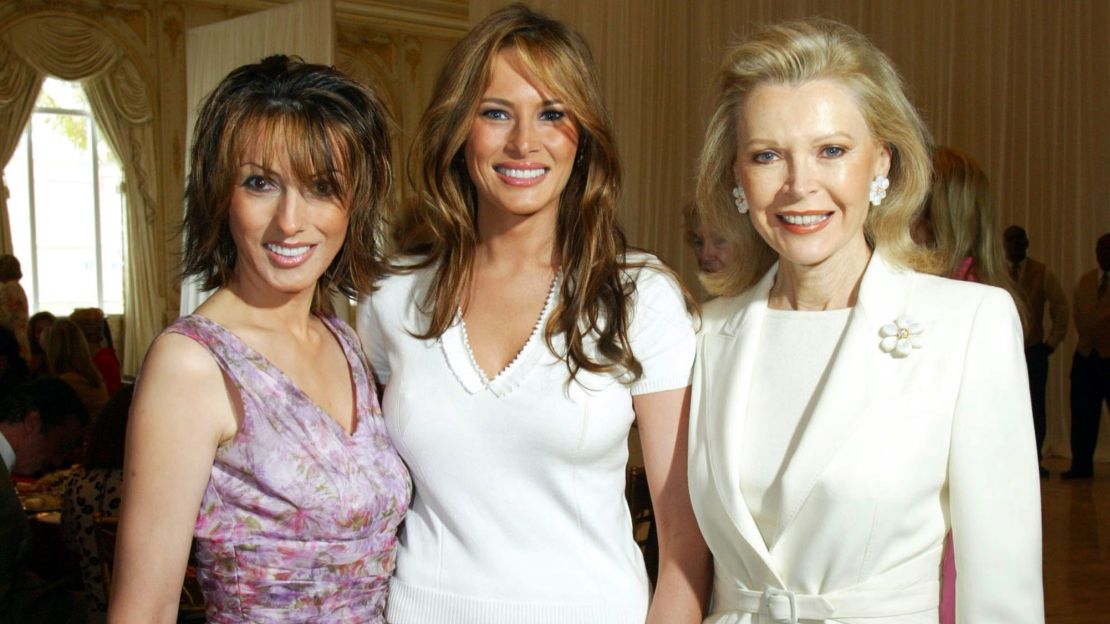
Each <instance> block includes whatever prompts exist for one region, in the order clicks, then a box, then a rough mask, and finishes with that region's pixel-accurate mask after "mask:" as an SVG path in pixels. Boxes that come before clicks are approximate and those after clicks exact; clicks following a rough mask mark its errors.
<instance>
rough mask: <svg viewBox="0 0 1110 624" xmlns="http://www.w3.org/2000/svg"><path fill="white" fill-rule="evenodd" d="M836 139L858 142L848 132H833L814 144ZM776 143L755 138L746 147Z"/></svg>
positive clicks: (745, 144)
mask: <svg viewBox="0 0 1110 624" xmlns="http://www.w3.org/2000/svg"><path fill="white" fill-rule="evenodd" d="M835 139H848V140H850V141H855V140H857V139H856V137H854V136H852V135H851V134H850V133H848V132H832V133H829V134H826V135H823V136H819V137H816V138H814V139H813V142H814V143H823V142H825V141H832V140H835ZM776 143H777V142H776V141H772V140H770V139H760V138H755V139H751V140H749V141H747V142H745V143H744V147H750V146H752V145H775V144H776Z"/></svg>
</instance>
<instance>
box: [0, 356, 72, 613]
mask: <svg viewBox="0 0 1110 624" xmlns="http://www.w3.org/2000/svg"><path fill="white" fill-rule="evenodd" d="M88 420H89V417H88V414H87V413H86V412H85V408H84V406H82V405H81V402H80V401H79V400H78V399H77V396H76V395H75V394H74V392H73V390H72V389H70V388H69V386H67V385H66V384H65V383H64V382H62V381H60V380H58V379H54V378H50V377H47V378H43V379H36V380H34V381H30V382H28V383H26V384H23V385H21V386H18V387H17V388H15V389H13V390H11V391H10V392H6V393H4V394H3V395H0V624H35V623H39V622H41V623H43V624H47V623H49V624H64V623H67V622H82V621H84V619H83V618H84V614H83V612H82V610H81V608H80V607H79V605H77V604H76V603H75V602H74V600H73V597H72V595H71V594H70V593H69V592H68V591H67V590H66V588H65V587H62V586H59V585H57V584H48V583H45V582H43V581H41V580H39V579H37V578H35V577H34V576H33V575H32V574H31V573H30V572H28V571H27V570H26V569H25V568H24V565H25V563H26V557H27V555H28V554H29V553H30V552H31V541H30V539H31V531H30V526H29V525H28V522H27V514H26V512H25V511H23V507H22V506H21V505H20V502H19V498H18V497H17V495H16V491H15V486H14V485H13V483H12V479H11V475H12V474H18V475H26V476H30V475H36V474H38V473H40V472H42V471H44V470H49V469H52V468H57V467H60V466H61V465H63V464H64V462H65V461H66V458H67V457H69V456H70V455H71V454H72V452H73V451H74V449H76V448H78V447H79V446H80V444H81V440H82V432H83V429H84V426H85V424H86V423H87V422H88Z"/></svg>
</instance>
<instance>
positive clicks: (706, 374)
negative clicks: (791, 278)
mask: <svg viewBox="0 0 1110 624" xmlns="http://www.w3.org/2000/svg"><path fill="white" fill-rule="evenodd" d="M776 272H777V265H776V266H775V267H773V268H772V269H771V270H770V271H768V273H767V275H765V276H764V277H763V279H762V280H760V282H759V283H758V284H757V285H756V286H755V287H754V288H753V289H752V290H751V291H749V295H750V297H751V299H750V300H749V302H748V303H747V304H746V305H741V306H740V311H739V312H738V313H737V315H736V316H735V317H734V318H733V319H731V320H730V321H728V322H726V323H725V324H724V325H723V326H722V328H721V330H720V332H719V333H712V334H704V335H703V336H702V338H701V340H702V358H701V361H700V369H701V370H699V371H698V374H699V375H700V376H701V377H702V379H703V380H704V386H703V387H704V398H703V400H702V401H701V404H702V406H703V407H702V408H701V409H703V410H705V411H704V412H703V413H702V414H701V417H702V418H705V419H706V433H707V438H708V439H707V440H706V448H707V451H708V454H709V460H710V466H711V470H712V472H713V481H714V484H715V486H716V488H717V494H718V496H719V497H720V500H721V504H722V507H723V509H724V512H725V513H726V514H727V515H728V518H729V520H730V521H731V522H732V524H733V525H734V526H735V528H736V530H737V531H738V532H739V534H740V537H741V538H742V539H741V542H742V544H744V545H746V546H747V547H748V548H749V549H750V551H751V554H754V555H755V556H756V557H757V558H758V559H759V560H761V561H762V562H763V564H764V566H765V567H766V570H764V571H762V574H760V575H759V576H762V577H765V578H766V577H769V578H773V579H775V580H776V581H778V583H779V584H780V586H781V583H782V581H781V579H780V578H779V576H778V573H777V572H776V571H775V569H774V567H773V566H772V565H771V557H770V554H769V552H768V550H767V546H766V543H765V541H764V538H763V536H762V535H761V534H760V532H759V527H758V526H757V525H756V523H755V519H754V518H753V517H752V514H751V511H750V510H749V509H748V505H747V503H746V502H745V501H744V496H743V494H741V492H740V452H741V449H742V447H743V444H742V441H741V439H742V437H743V434H744V423H745V422H746V421H747V417H748V397H749V396H750V394H751V381H752V372H753V369H754V368H755V365H756V355H757V353H756V351H757V347H758V345H759V332H760V329H761V327H762V326H763V317H764V314H765V312H766V310H767V295H768V293H769V292H770V289H771V284H772V283H774V276H775V274H776ZM737 354H739V357H737ZM722 407H723V408H724V409H722ZM749 559H750V558H748V557H741V560H742V561H747V560H749Z"/></svg>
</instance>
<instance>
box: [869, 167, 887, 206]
mask: <svg viewBox="0 0 1110 624" xmlns="http://www.w3.org/2000/svg"><path fill="white" fill-rule="evenodd" d="M888 188H890V179H889V178H887V177H886V176H885V175H883V174H881V173H880V174H879V175H877V176H875V179H874V180H871V205H872V206H879V205H882V203H883V199H884V198H885V197H886V190H887V189H888Z"/></svg>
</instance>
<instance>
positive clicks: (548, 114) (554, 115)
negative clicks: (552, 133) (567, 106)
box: [540, 110, 567, 121]
mask: <svg viewBox="0 0 1110 624" xmlns="http://www.w3.org/2000/svg"><path fill="white" fill-rule="evenodd" d="M566 116H567V114H566V113H564V112H563V111H561V110H545V111H544V112H542V113H540V119H542V120H544V121H561V120H563V119H565V118H566Z"/></svg>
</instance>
